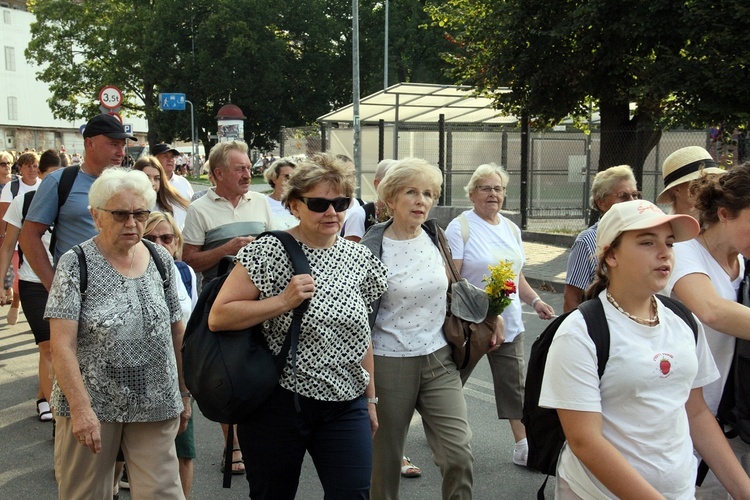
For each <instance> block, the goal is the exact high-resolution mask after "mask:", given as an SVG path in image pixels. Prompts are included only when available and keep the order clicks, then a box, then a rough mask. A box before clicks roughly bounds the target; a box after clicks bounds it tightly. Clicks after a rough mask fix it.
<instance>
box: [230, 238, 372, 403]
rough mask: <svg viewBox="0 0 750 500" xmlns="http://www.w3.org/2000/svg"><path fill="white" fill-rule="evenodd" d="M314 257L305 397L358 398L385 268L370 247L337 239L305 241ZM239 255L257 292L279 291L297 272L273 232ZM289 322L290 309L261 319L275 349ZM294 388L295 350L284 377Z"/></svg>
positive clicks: (303, 369)
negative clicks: (315, 244)
mask: <svg viewBox="0 0 750 500" xmlns="http://www.w3.org/2000/svg"><path fill="white" fill-rule="evenodd" d="M300 246H301V247H302V250H303V252H304V253H305V256H307V259H308V260H309V261H310V270H311V273H312V276H313V279H314V280H315V293H314V294H313V298H312V300H311V301H310V307H309V308H308V309H307V312H306V313H305V315H304V316H303V318H302V327H301V332H300V336H299V341H298V347H297V387H296V392H297V393H299V394H301V395H302V396H306V397H309V398H313V399H317V400H321V401H350V400H352V399H355V398H357V397H359V396H361V395H362V394H363V393H364V392H365V388H366V387H367V384H368V383H369V380H370V376H369V374H368V373H367V371H365V369H364V368H362V364H361V363H362V359H363V358H364V355H365V352H366V351H367V348H368V347H369V345H370V327H369V324H368V320H367V315H368V313H369V312H370V303H371V302H372V301H374V300H375V299H376V298H378V297H380V295H382V294H383V292H385V290H386V287H387V285H386V268H385V266H384V265H383V263H381V262H380V261H379V260H378V259H377V258H376V257H375V256H374V255H372V252H370V251H369V250H368V249H367V248H365V247H363V246H361V245H359V244H358V243H354V242H351V241H349V240H345V239H344V238H340V237H339V238H337V239H336V243H335V244H334V245H333V246H332V247H330V248H310V247H308V246H307V245H305V244H304V243H300ZM236 261H237V262H239V263H241V264H242V266H243V267H244V268H245V269H247V272H248V274H249V275H250V278H251V279H252V280H253V283H254V284H255V286H256V287H258V289H259V290H260V298H261V299H264V298H267V297H272V296H274V295H278V294H280V293H281V292H283V291H284V289H285V288H286V286H287V284H288V283H289V281H290V280H291V278H292V263H291V260H290V259H289V257H288V255H287V254H286V251H285V250H284V246H283V244H282V243H281V242H280V241H279V240H278V239H277V238H274V237H265V238H261V239H259V240H255V241H253V242H252V243H250V244H249V245H247V246H246V247H244V248H243V249H242V250H240V251H239V253H238V254H237V257H236ZM291 322H292V311H288V312H286V313H284V314H282V315H281V316H278V317H276V318H272V319H270V320H268V321H266V322H265V323H264V324H263V333H264V336H265V338H266V341H267V342H268V345H269V347H270V348H271V351H272V352H274V353H278V352H279V351H280V350H281V346H282V344H283V342H284V338H285V337H286V333H287V331H288V330H289V325H290V324H291ZM279 383H280V384H281V386H282V387H284V388H285V389H288V390H290V391H295V386H294V378H293V376H292V367H291V354H290V355H289V357H288V359H287V364H286V366H285V367H284V372H283V374H282V376H281V379H280V381H279Z"/></svg>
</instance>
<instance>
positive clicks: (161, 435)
mask: <svg viewBox="0 0 750 500" xmlns="http://www.w3.org/2000/svg"><path fill="white" fill-rule="evenodd" d="M155 198H156V194H155V193H154V190H153V188H152V187H151V183H150V182H149V180H148V177H147V176H146V174H144V173H143V172H140V171H137V170H133V171H127V170H124V169H120V168H110V169H107V170H105V171H104V172H103V173H102V174H101V176H99V178H98V179H97V180H96V181H94V183H93V184H92V186H91V190H90V192H89V203H90V210H91V215H92V217H93V219H94V223H95V225H96V227H97V228H98V230H99V233H98V234H97V235H96V236H95V237H94V238H92V239H90V240H87V241H85V242H83V243H81V244H80V245H79V246H78V248H80V250H81V252H82V254H83V257H85V259H80V258H79V256H78V255H76V252H75V251H74V250H75V249H76V248H74V249H71V250H70V251H68V252H67V253H65V254H64V255H63V256H62V257H61V258H60V260H59V262H58V264H57V269H56V271H55V277H54V279H53V282H52V287H51V289H50V293H49V299H48V301H47V308H46V311H45V319H49V322H50V330H51V345H52V352H53V353H54V355H53V357H52V365H53V368H54V372H55V381H54V384H53V388H52V398H51V400H50V404H51V406H52V407H53V411H54V414H55V419H56V420H57V433H56V436H55V476H56V478H57V483H58V496H59V497H60V498H106V497H109V496H111V495H112V478H113V477H114V469H115V459H116V456H117V451H118V449H119V448H120V446H122V451H123V453H124V455H125V459H126V461H127V463H128V476H129V478H130V485H131V488H132V491H134V492H138V496H139V497H144V498H170V499H172V498H174V499H178V498H184V495H183V492H182V486H181V485H180V478H179V475H178V463H177V456H176V454H175V445H174V438H175V436H176V435H177V433H178V430H179V431H182V430H184V429H185V428H186V426H187V423H188V420H189V417H190V405H189V399H188V398H189V394H188V392H187V388H186V387H185V384H184V382H183V380H182V370H181V369H180V365H181V353H180V347H181V346H182V335H183V331H184V327H183V323H182V311H181V310H180V304H179V300H178V296H177V291H176V287H175V286H172V284H173V283H174V280H175V278H174V269H173V266H172V256H171V255H169V253H168V252H167V251H166V250H164V249H163V248H162V247H160V246H158V245H154V248H153V254H152V251H151V250H150V249H149V248H147V247H146V243H144V242H143V241H142V240H141V237H142V236H143V229H144V225H145V223H146V220H147V219H148V216H149V213H150V212H149V210H148V209H149V207H152V206H153V205H154V202H155V201H156V199H155ZM154 259H159V261H160V266H161V267H162V269H163V272H164V273H165V274H166V280H164V281H162V277H161V271H160V270H159V268H158V267H157V265H156V263H155V260H154ZM82 262H85V269H86V274H87V278H86V279H85V281H84V279H83V278H82V276H81V268H82V266H83V265H84V264H82ZM82 289H83V290H85V292H82ZM181 393H182V394H181Z"/></svg>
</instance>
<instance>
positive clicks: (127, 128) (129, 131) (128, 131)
mask: <svg viewBox="0 0 750 500" xmlns="http://www.w3.org/2000/svg"><path fill="white" fill-rule="evenodd" d="M123 127H124V128H125V133H126V134H132V133H133V126H132V125H129V124H127V123H126V124H124V125H123Z"/></svg>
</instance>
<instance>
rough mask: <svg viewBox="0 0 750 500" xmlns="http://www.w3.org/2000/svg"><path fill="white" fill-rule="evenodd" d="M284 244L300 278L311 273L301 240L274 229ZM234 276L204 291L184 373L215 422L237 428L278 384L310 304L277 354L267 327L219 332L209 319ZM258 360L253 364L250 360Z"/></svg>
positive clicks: (298, 312)
mask: <svg viewBox="0 0 750 500" xmlns="http://www.w3.org/2000/svg"><path fill="white" fill-rule="evenodd" d="M266 235H270V236H273V237H276V238H278V239H279V240H281V242H282V243H283V244H284V248H285V249H286V251H287V253H288V254H289V257H290V259H291V261H292V266H293V268H294V274H308V273H310V265H309V263H308V261H307V257H305V254H304V253H303V252H302V248H301V247H300V246H299V243H297V240H295V239H294V237H292V235H290V234H289V233H287V232H284V231H268V232H265V233H262V234H260V235H259V236H258V238H263V237H265V236H266ZM228 275H229V272H225V273H224V274H223V275H221V276H218V277H216V278H214V279H212V280H211V281H210V282H208V284H206V285H205V286H204V287H203V290H202V291H201V294H200V296H199V297H198V303H197V304H196V306H195V309H193V313H192V314H191V315H190V320H189V321H188V324H187V327H186V328H185V338H184V341H183V345H182V371H183V374H184V377H185V385H187V387H188V389H189V390H190V392H191V394H192V395H193V397H194V398H195V401H196V402H197V403H198V407H199V408H200V410H201V413H203V415H204V416H205V417H206V418H208V419H209V420H213V421H215V422H221V423H224V424H236V423H239V422H242V421H244V420H245V419H247V417H248V416H249V415H250V414H251V413H252V412H253V411H254V410H255V409H256V408H257V407H258V406H260V405H261V404H262V403H263V402H264V401H265V400H266V399H267V398H268V397H269V396H270V395H271V393H272V392H273V391H274V390H275V388H276V386H277V385H278V380H279V376H280V374H281V370H282V369H283V368H284V365H285V364H286V359H287V355H288V353H289V351H290V348H291V349H292V356H293V358H294V356H295V349H294V348H293V347H296V346H292V344H293V343H296V334H298V332H299V325H300V323H301V321H302V315H303V314H304V313H305V311H306V309H307V306H308V304H309V301H307V300H306V301H304V302H303V303H302V304H300V305H299V306H297V308H296V309H295V310H294V316H293V320H292V326H291V327H290V332H292V331H294V330H295V328H296V332H294V333H295V334H293V335H287V336H286V338H285V339H284V344H283V346H282V349H281V352H280V353H279V354H278V355H276V356H274V355H272V354H271V352H270V351H269V350H268V347H267V346H266V343H265V340H264V338H263V332H262V324H259V325H256V326H253V327H251V328H247V329H245V330H239V331H224V332H213V331H211V330H210V329H209V327H208V315H209V313H210V312H211V306H212V305H213V303H214V300H216V296H217V295H218V293H219V291H220V290H221V287H222V286H223V285H224V282H225V281H226V278H227V276H228ZM250 356H252V362H251V361H250Z"/></svg>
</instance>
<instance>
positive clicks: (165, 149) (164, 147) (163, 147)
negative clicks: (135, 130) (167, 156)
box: [151, 142, 180, 156]
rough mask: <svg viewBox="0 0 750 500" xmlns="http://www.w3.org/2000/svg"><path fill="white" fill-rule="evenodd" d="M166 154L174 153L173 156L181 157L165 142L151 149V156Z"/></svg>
mask: <svg viewBox="0 0 750 500" xmlns="http://www.w3.org/2000/svg"><path fill="white" fill-rule="evenodd" d="M164 153H172V156H179V155H180V152H179V151H177V150H176V149H175V148H173V147H172V146H170V145H169V144H164V143H163V142H160V143H159V144H157V145H155V146H154V147H153V148H151V154H152V155H154V156H156V155H160V154H164Z"/></svg>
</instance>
